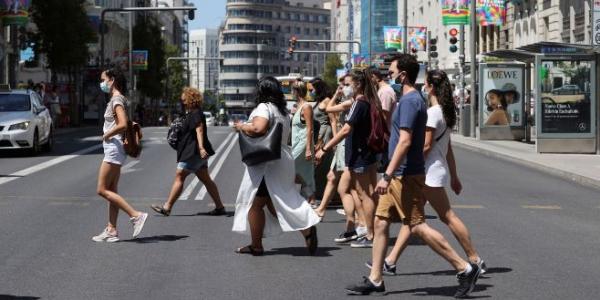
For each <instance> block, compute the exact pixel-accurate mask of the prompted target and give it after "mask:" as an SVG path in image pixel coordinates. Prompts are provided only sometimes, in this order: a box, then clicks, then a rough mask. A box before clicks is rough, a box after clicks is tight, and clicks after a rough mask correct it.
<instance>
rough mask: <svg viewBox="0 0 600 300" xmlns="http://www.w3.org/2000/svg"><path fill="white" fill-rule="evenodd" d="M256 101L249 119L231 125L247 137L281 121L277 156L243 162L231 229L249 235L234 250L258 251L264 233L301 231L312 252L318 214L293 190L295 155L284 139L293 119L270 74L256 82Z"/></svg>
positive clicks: (262, 251) (278, 86) (252, 252)
mask: <svg viewBox="0 0 600 300" xmlns="http://www.w3.org/2000/svg"><path fill="white" fill-rule="evenodd" d="M256 103H258V105H257V107H256V108H255V109H254V110H253V111H252V114H250V118H249V120H248V122H247V123H236V124H235V125H234V127H235V129H236V130H238V131H240V132H241V133H243V134H246V135H249V136H263V135H265V134H266V133H267V132H268V131H269V126H270V123H272V122H271V120H272V119H273V121H275V120H280V121H281V123H282V124H283V133H282V136H281V138H282V143H281V158H280V159H277V160H273V161H268V162H264V163H260V164H257V165H253V166H247V167H246V169H245V171H244V177H243V179H242V183H241V184H240V190H239V192H238V196H237V200H236V205H235V217H234V220H233V229H232V230H233V231H235V232H239V233H242V234H248V235H250V236H251V237H252V242H251V244H250V245H248V246H245V247H241V248H237V249H236V252H237V253H247V254H252V255H255V256H256V255H262V254H263V253H264V248H263V244H262V238H263V237H266V236H270V235H274V234H277V233H281V232H283V231H301V233H302V235H303V236H304V238H305V242H306V246H307V248H308V250H309V254H311V255H314V254H315V252H316V249H317V245H318V240H317V229H316V227H315V225H316V224H317V223H319V216H318V215H317V214H316V213H315V212H314V211H313V209H312V208H311V207H310V204H309V203H308V202H307V201H306V199H304V198H303V197H302V196H301V195H300V194H299V193H298V192H297V190H296V188H295V184H294V179H295V175H296V174H295V171H294V159H293V157H292V153H291V148H290V147H289V146H288V145H287V143H286V141H287V140H288V138H289V135H290V130H291V129H290V123H291V122H290V117H289V114H288V111H287V109H286V102H285V99H284V96H283V93H282V91H281V84H280V83H279V82H278V81H277V79H275V78H274V77H271V76H268V77H265V78H263V79H261V80H260V81H259V83H258V87H257V98H256ZM267 170H268V172H267ZM265 209H266V210H267V212H265Z"/></svg>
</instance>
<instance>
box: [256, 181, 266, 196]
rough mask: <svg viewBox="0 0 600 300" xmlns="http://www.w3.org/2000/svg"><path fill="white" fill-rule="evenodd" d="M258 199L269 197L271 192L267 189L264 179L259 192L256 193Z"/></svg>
mask: <svg viewBox="0 0 600 300" xmlns="http://www.w3.org/2000/svg"><path fill="white" fill-rule="evenodd" d="M256 197H269V190H268V189H267V183H266V182H265V178H264V177H263V179H262V181H261V182H260V186H259V187H258V191H257V192H256Z"/></svg>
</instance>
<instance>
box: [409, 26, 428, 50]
mask: <svg viewBox="0 0 600 300" xmlns="http://www.w3.org/2000/svg"><path fill="white" fill-rule="evenodd" d="M408 48H409V49H410V50H412V49H416V50H417V51H427V27H408Z"/></svg>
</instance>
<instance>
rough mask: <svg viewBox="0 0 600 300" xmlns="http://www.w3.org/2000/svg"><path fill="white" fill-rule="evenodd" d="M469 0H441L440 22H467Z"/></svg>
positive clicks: (452, 23) (459, 23) (449, 23)
mask: <svg viewBox="0 0 600 300" xmlns="http://www.w3.org/2000/svg"><path fill="white" fill-rule="evenodd" d="M469 13H470V10H469V0H442V24H444V25H466V24H469Z"/></svg>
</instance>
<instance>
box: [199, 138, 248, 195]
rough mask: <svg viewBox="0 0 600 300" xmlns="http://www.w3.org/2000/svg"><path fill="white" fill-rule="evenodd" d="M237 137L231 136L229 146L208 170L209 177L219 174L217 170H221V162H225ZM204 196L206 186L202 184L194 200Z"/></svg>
mask: <svg viewBox="0 0 600 300" xmlns="http://www.w3.org/2000/svg"><path fill="white" fill-rule="evenodd" d="M237 139H238V136H237V135H236V136H235V138H233V140H232V141H231V143H230V144H229V147H227V150H225V153H223V155H221V158H220V159H219V161H218V162H217V165H216V166H215V167H214V168H213V169H212V172H210V178H215V177H216V176H217V174H219V171H221V167H223V163H224V162H225V159H227V157H229V153H230V152H231V149H233V146H235V144H236V143H237ZM204 196H206V186H202V189H200V192H199V193H198V195H197V196H196V199H195V200H203V199H204Z"/></svg>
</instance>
